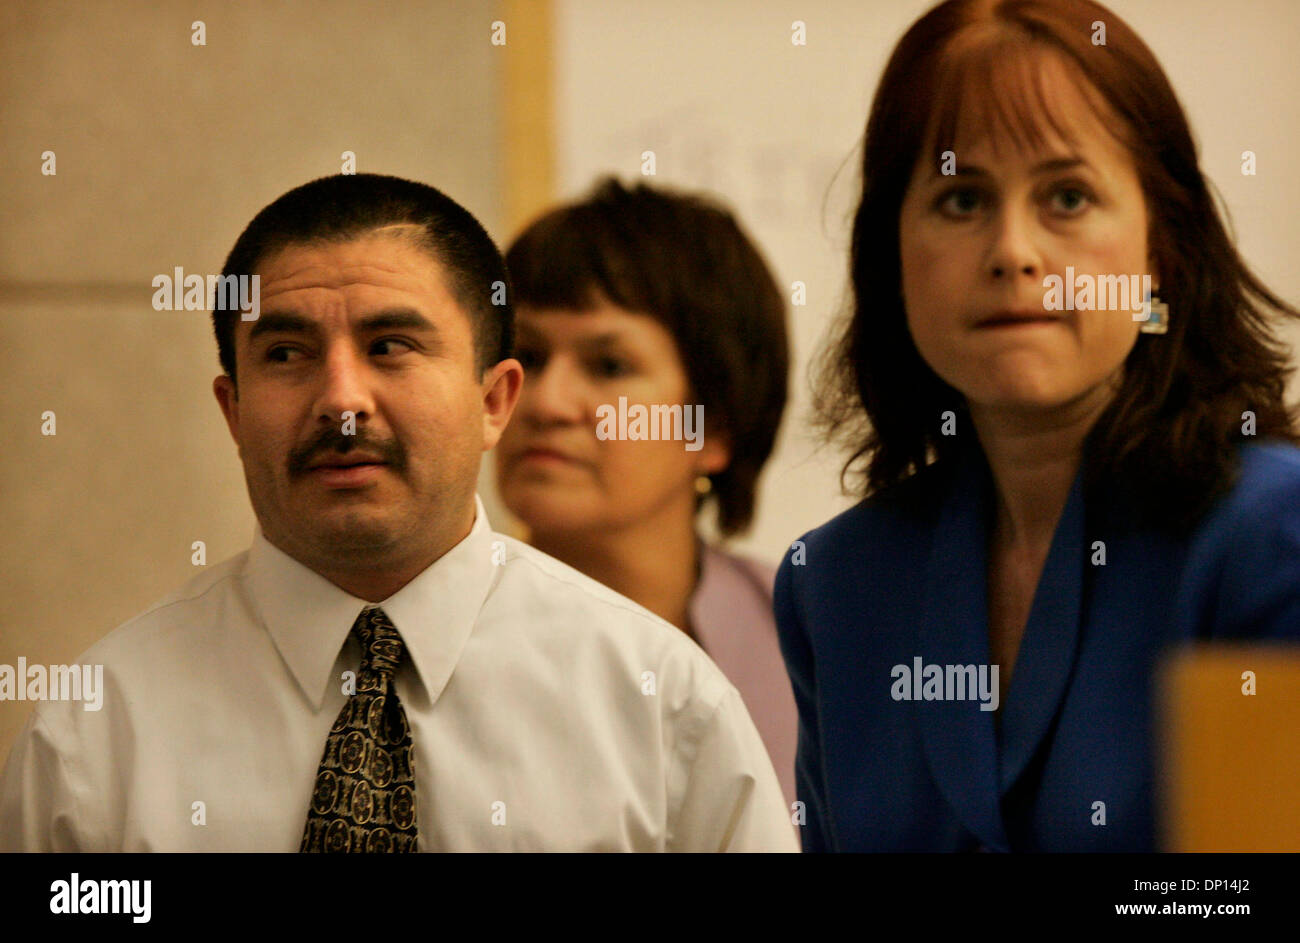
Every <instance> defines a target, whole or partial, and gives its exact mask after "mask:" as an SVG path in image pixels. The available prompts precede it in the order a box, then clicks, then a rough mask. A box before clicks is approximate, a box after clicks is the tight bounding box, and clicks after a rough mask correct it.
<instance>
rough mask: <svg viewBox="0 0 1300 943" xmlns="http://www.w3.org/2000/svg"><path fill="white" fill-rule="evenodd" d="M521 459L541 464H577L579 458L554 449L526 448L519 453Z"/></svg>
mask: <svg viewBox="0 0 1300 943" xmlns="http://www.w3.org/2000/svg"><path fill="white" fill-rule="evenodd" d="M519 459H520V461H524V462H535V463H537V464H541V465H577V464H579V463H578V460H577V459H576V458H572V457H570V456H568V455H565V454H564V453H563V452H557V451H555V450H554V449H525V450H524V451H523V452H522V453H520V455H519Z"/></svg>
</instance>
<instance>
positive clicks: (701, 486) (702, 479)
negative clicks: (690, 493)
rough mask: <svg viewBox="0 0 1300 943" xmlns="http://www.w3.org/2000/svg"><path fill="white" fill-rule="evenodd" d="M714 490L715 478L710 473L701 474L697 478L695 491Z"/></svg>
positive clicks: (697, 492) (705, 492) (702, 492)
mask: <svg viewBox="0 0 1300 943" xmlns="http://www.w3.org/2000/svg"><path fill="white" fill-rule="evenodd" d="M712 490H713V479H712V478H710V477H709V476H708V475H699V476H697V477H696V479H695V493H696V494H701V495H703V494H708V493H709V492H710V491H712Z"/></svg>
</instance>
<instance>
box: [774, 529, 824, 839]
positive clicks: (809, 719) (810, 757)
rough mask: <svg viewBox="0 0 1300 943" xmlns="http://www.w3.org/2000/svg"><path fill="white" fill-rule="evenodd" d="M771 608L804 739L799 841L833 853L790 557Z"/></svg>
mask: <svg viewBox="0 0 1300 943" xmlns="http://www.w3.org/2000/svg"><path fill="white" fill-rule="evenodd" d="M772 607H773V610H774V611H775V613H776V628H777V635H778V636H779V638H780V641H781V654H782V656H783V657H784V658H785V667H786V671H788V672H789V674H790V684H791V687H792V688H793V690H794V701H795V705H796V707H797V708H798V711H799V740H798V745H797V747H796V748H795V763H794V782H795V795H796V796H797V798H798V801H799V802H800V803H802V804H803V805H802V808H801V809H800V811H801V812H802V814H803V823H802V827H801V829H800V837H801V839H802V843H803V850H804V851H809V852H813V851H831V850H833V849H832V847H831V837H830V832H829V830H828V828H827V822H826V814H827V808H826V791H825V787H824V786H823V782H822V754H821V735H820V733H819V731H820V727H821V724H820V719H819V718H818V716H817V675H816V671H815V670H814V667H813V652H812V646H811V645H810V644H809V641H808V637H807V634H806V633H805V632H804V628H803V620H802V619H801V618H800V616H799V611H798V607H797V606H796V605H795V598H794V571H793V567H792V565H791V563H790V557H789V555H788V554H787V555H786V557H785V559H784V560H782V561H781V566H780V568H779V569H778V570H777V574H776V586H775V588H774V590H773V596H772Z"/></svg>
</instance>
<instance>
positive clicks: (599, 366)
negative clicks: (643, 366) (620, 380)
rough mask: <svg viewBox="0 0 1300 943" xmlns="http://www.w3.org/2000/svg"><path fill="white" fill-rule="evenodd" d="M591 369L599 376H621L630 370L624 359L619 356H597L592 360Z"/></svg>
mask: <svg viewBox="0 0 1300 943" xmlns="http://www.w3.org/2000/svg"><path fill="white" fill-rule="evenodd" d="M592 370H593V371H594V372H595V374H596V376H599V377H606V378H612V377H621V376H626V375H627V374H629V373H631V372H632V369H631V366H630V365H629V364H628V362H627V361H626V360H623V359H621V358H619V357H608V356H607V357H597V358H596V359H595V360H594V361H593V362H592Z"/></svg>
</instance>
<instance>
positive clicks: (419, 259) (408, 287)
mask: <svg viewBox="0 0 1300 943" xmlns="http://www.w3.org/2000/svg"><path fill="white" fill-rule="evenodd" d="M413 228H414V229H415V231H416V232H418V231H419V230H418V227H413ZM257 274H258V275H259V276H260V281H261V285H262V296H263V298H265V297H267V296H269V295H272V294H277V293H284V292H289V291H297V290H302V289H308V288H324V289H344V288H349V287H357V286H361V287H366V286H369V287H377V288H391V289H397V290H402V291H408V292H409V291H430V290H432V291H434V292H441V291H443V289H444V287H445V286H444V279H443V273H442V265H441V263H440V262H439V261H438V260H437V259H436V258H434V256H433V254H432V253H431V252H429V251H428V250H426V249H424V248H422V247H421V246H419V245H418V244H417V243H416V242H415V240H414V239H413V238H411V237H410V235H408V234H406V233H403V232H401V231H399V230H396V229H389V228H385V229H384V230H377V231H372V232H369V233H365V234H362V235H360V236H357V237H356V238H353V239H347V240H339V241H330V242H314V243H291V244H290V245H287V246H285V247H283V248H282V249H279V250H278V251H276V252H274V253H272V254H271V255H269V256H268V257H267V258H265V259H263V260H262V261H261V262H260V263H258V265H257Z"/></svg>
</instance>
